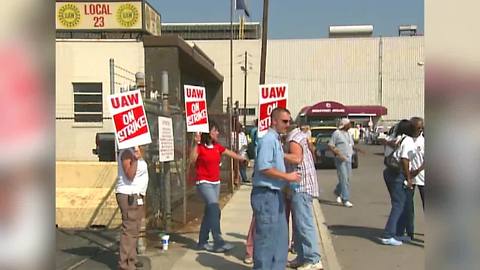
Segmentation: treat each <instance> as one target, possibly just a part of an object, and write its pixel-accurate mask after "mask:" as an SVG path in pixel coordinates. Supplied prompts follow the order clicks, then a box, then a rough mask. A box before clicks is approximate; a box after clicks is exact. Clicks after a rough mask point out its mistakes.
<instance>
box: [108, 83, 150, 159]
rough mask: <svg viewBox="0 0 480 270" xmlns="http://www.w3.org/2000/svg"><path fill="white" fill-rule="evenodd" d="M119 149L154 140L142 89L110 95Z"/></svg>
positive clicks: (111, 111)
mask: <svg viewBox="0 0 480 270" xmlns="http://www.w3.org/2000/svg"><path fill="white" fill-rule="evenodd" d="M109 105H110V113H111V114H112V118H113V124H114V125H115V137H116V139H117V144H118V149H125V148H128V147H133V146H136V145H143V144H149V143H151V142H152V139H151V137H150V131H149V128H148V121H147V115H146V114H145V109H144V108H143V101H142V95H141V94H140V90H136V91H129V92H126V93H122V94H117V95H111V96H109Z"/></svg>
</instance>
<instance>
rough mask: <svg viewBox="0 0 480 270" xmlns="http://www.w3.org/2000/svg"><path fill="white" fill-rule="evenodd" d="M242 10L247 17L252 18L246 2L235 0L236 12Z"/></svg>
mask: <svg viewBox="0 0 480 270" xmlns="http://www.w3.org/2000/svg"><path fill="white" fill-rule="evenodd" d="M240 9H242V10H243V11H244V12H245V14H246V15H247V17H250V12H248V9H247V4H246V3H245V0H235V10H240Z"/></svg>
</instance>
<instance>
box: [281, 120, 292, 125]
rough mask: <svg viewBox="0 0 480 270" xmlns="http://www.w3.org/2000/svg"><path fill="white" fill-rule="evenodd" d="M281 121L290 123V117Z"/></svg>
mask: <svg viewBox="0 0 480 270" xmlns="http://www.w3.org/2000/svg"><path fill="white" fill-rule="evenodd" d="M282 122H283V123H284V124H288V123H290V119H288V120H285V119H282Z"/></svg>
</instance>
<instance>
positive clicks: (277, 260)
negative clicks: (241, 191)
mask: <svg viewBox="0 0 480 270" xmlns="http://www.w3.org/2000/svg"><path fill="white" fill-rule="evenodd" d="M251 205H252V209H253V215H254V216H255V236H254V239H253V269H255V270H259V269H261V270H284V269H285V267H286V265H287V255H288V229H287V219H286V218H285V205H284V196H283V193H282V192H281V191H280V190H271V189H269V188H261V187H254V188H253V190H252V194H251Z"/></svg>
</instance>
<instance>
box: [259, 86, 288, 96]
mask: <svg viewBox="0 0 480 270" xmlns="http://www.w3.org/2000/svg"><path fill="white" fill-rule="evenodd" d="M285 91H286V87H285V86H281V87H278V86H277V87H275V86H273V87H271V88H268V87H263V88H262V98H277V97H284V96H285Z"/></svg>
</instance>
